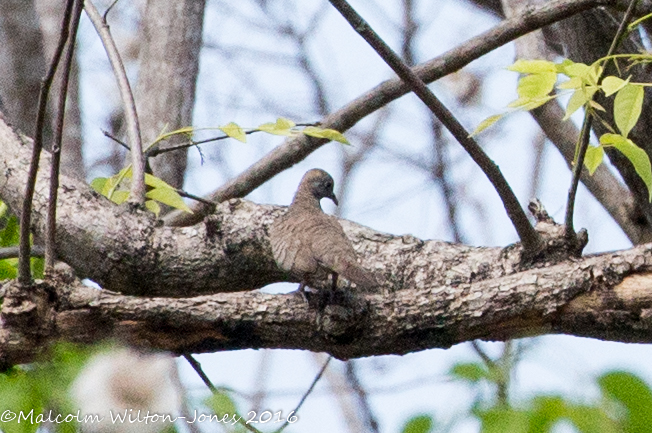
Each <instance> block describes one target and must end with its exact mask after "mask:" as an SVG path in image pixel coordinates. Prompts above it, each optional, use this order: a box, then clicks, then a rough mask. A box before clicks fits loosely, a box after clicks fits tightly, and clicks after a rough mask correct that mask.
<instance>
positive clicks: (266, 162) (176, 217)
mask: <svg viewBox="0 0 652 433" xmlns="http://www.w3.org/2000/svg"><path fill="white" fill-rule="evenodd" d="M618 3H619V2H617V1H615V0H556V1H550V2H548V3H546V4H545V5H544V6H541V7H539V8H533V9H531V10H528V11H526V12H524V13H523V14H521V15H519V16H518V17H514V18H510V19H507V20H504V21H503V22H501V23H500V24H498V25H497V26H496V27H494V28H493V29H491V30H489V31H487V32H484V33H482V34H480V35H478V36H476V37H474V38H471V39H469V40H468V41H467V42H465V43H464V44H462V45H460V46H459V47H456V48H454V49H452V50H449V51H447V52H446V53H444V54H442V55H440V56H438V57H435V58H434V59H432V60H429V61H427V62H425V63H423V64H421V65H418V66H415V67H414V68H413V71H414V72H415V73H416V74H417V76H418V77H419V78H420V79H421V80H423V81H424V82H425V83H431V82H433V81H435V80H438V79H439V78H442V77H444V76H446V75H448V74H451V73H453V72H455V71H457V70H459V69H461V68H463V67H464V66H466V65H468V64H469V63H471V62H472V61H473V60H476V59H478V58H480V57H481V56H483V55H485V54H487V53H489V52H491V51H493V50H494V49H496V48H498V47H500V46H502V45H505V44H506V43H508V42H511V41H513V40H514V39H516V38H518V37H520V36H523V35H525V34H527V33H529V32H531V31H533V30H537V29H540V28H542V27H544V26H547V25H549V24H552V23H554V22H556V21H559V20H561V19H564V18H567V17H569V16H572V15H574V14H577V13H580V12H583V11H586V10H588V9H591V8H594V7H597V6H608V5H616V4H618ZM409 91H410V89H409V87H408V86H407V85H405V84H404V83H403V82H402V81H401V80H400V79H393V80H387V81H385V82H383V83H381V84H379V85H378V86H376V87H375V88H373V89H372V90H370V91H369V92H367V93H365V94H364V95H362V96H360V97H358V98H357V99H355V100H354V101H352V102H350V103H349V104H347V105H346V106H344V107H342V108H341V109H339V110H338V111H336V112H334V113H332V114H330V115H329V116H327V117H326V118H324V119H323V120H322V121H321V122H320V123H321V126H322V127H324V128H333V129H336V130H338V131H341V132H343V131H346V130H348V129H349V128H351V127H352V126H353V125H355V124H356V123H357V122H358V121H360V120H361V119H363V118H364V117H366V116H368V115H369V114H371V113H373V112H375V111H376V110H378V109H380V108H382V107H384V106H385V105H387V104H389V103H390V102H392V101H394V100H396V99H398V98H400V97H401V96H403V95H405V94H406V93H408V92H409ZM326 143H327V141H325V140H318V139H315V138H311V137H306V136H298V137H292V138H290V139H288V140H286V141H285V143H283V144H282V145H281V146H279V147H277V148H276V149H274V150H273V151H272V152H270V153H269V154H267V155H266V156H265V157H263V158H262V159H261V160H260V161H258V162H256V163H255V164H253V165H252V166H251V167H249V168H248V169H247V170H246V171H244V172H243V173H241V174H240V175H239V176H237V177H235V178H234V179H231V180H230V181H229V182H227V183H226V184H224V185H223V186H221V187H220V188H219V189H218V190H216V191H215V192H214V193H212V194H211V196H210V198H211V200H213V201H215V202H222V201H225V200H229V199H231V198H236V197H244V196H246V195H247V194H249V193H250V192H251V191H253V190H254V189H256V188H258V187H259V186H260V185H262V184H263V183H264V182H266V181H267V180H269V179H271V178H272V177H274V176H275V175H276V174H278V173H280V172H281V171H283V170H285V169H287V168H289V167H291V166H292V165H294V164H296V163H297V162H299V161H301V160H303V159H304V158H305V157H307V156H308V155H310V154H311V153H312V152H314V151H315V150H316V149H318V148H319V147H321V146H323V145H324V144H326ZM193 210H194V211H195V213H194V214H182V213H179V212H172V213H170V214H169V215H168V216H166V218H165V221H166V224H168V225H175V226H186V225H192V224H195V223H197V222H198V221H200V220H201V218H202V217H203V215H204V214H205V213H202V210H201V207H196V208H194V209H193Z"/></svg>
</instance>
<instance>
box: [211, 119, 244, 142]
mask: <svg viewBox="0 0 652 433" xmlns="http://www.w3.org/2000/svg"><path fill="white" fill-rule="evenodd" d="M217 129H219V130H220V131H222V132H223V133H225V134H226V135H228V136H229V137H231V138H235V139H236V140H238V141H241V142H243V143H246V142H247V134H245V132H244V130H243V129H242V128H240V126H238V124H237V123H234V122H229V123H228V124H227V125H224V126H220V127H219V128H217Z"/></svg>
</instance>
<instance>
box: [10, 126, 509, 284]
mask: <svg viewBox="0 0 652 433" xmlns="http://www.w3.org/2000/svg"><path fill="white" fill-rule="evenodd" d="M23 140H24V141H23ZM0 148H2V149H3V154H2V156H0V173H3V177H2V178H0V197H1V198H2V199H3V200H5V202H6V203H7V204H8V205H9V206H10V208H12V209H17V208H19V207H18V206H17V204H19V203H20V202H21V200H22V196H23V185H24V183H25V179H26V173H27V161H28V160H29V153H30V148H31V146H30V143H29V142H27V141H26V139H24V138H23V139H22V140H21V138H20V137H18V136H17V135H16V134H15V133H14V131H12V130H11V129H10V128H9V127H8V126H7V125H5V124H3V123H0ZM41 165H42V166H43V172H42V173H46V172H47V171H48V170H49V156H48V155H42V157H41ZM47 183H48V179H47V178H46V175H45V174H41V175H39V177H38V179H37V184H36V193H35V195H34V211H33V214H34V221H33V222H34V224H33V226H32V229H33V231H34V235H35V240H36V242H37V243H40V242H41V240H42V238H43V233H44V224H45V209H46V207H47V199H48V198H47ZM281 210H282V208H280V207H278V206H268V205H256V204H253V203H250V202H247V201H244V200H239V199H234V200H231V201H230V202H226V203H222V204H221V205H219V206H218V208H217V211H216V214H214V215H211V216H210V217H208V218H207V219H206V220H205V221H204V222H203V223H202V224H199V225H197V226H194V227H187V228H173V227H161V226H160V224H159V222H158V221H156V219H155V218H154V216H153V214H151V213H149V212H145V211H140V210H133V209H132V208H130V207H129V206H116V205H115V204H113V203H112V202H110V201H109V200H108V199H106V198H104V197H102V196H100V195H99V194H97V193H96V192H94V191H93V190H92V189H91V188H90V187H89V186H88V185H86V184H85V183H83V182H81V181H79V180H77V179H73V178H70V177H67V176H65V175H62V176H61V185H60V188H59V206H58V210H57V213H58V215H59V217H58V226H57V251H56V252H57V257H58V258H59V259H60V260H62V261H64V262H66V263H67V264H69V265H70V266H71V267H72V268H73V269H74V270H75V271H76V272H77V275H78V276H80V277H87V278H90V279H92V280H94V281H96V282H97V283H98V284H100V285H101V286H102V287H104V288H106V289H110V290H113V291H116V292H122V293H128V294H137V295H149V296H192V295H197V294H207V293H216V292H229V291H241V290H252V289H256V288H259V287H262V286H264V285H267V284H270V283H273V282H277V281H287V276H285V275H283V274H282V273H281V272H280V270H279V269H278V268H277V266H276V264H275V262H274V260H273V258H272V255H271V250H270V246H269V240H268V237H267V227H268V226H269V224H271V222H272V221H273V220H274V218H276V217H277V216H278V215H280V213H281ZM342 225H343V226H344V228H345V230H346V231H347V233H348V235H349V237H350V238H351V239H352V240H353V242H354V245H355V247H356V250H357V251H358V254H359V255H360V256H361V257H362V259H363V265H364V266H365V267H367V268H369V269H376V270H377V271H379V272H381V273H383V274H384V275H385V279H386V282H385V288H386V289H387V290H392V291H394V290H399V289H403V288H407V287H410V286H414V285H415V284H419V281H420V279H421V278H427V279H428V281H429V283H428V284H437V281H440V282H443V281H444V280H447V279H453V280H454V281H461V280H459V278H460V275H465V274H466V275H468V274H469V272H467V271H472V272H474V273H475V274H478V273H480V274H483V275H495V274H502V273H504V272H511V270H512V269H514V268H517V267H519V266H520V265H519V264H518V263H519V261H520V249H519V248H513V249H511V250H510V252H508V253H504V252H503V250H502V249H500V248H493V249H486V248H474V247H468V246H464V245H452V244H448V243H445V242H439V241H427V242H424V241H422V240H419V239H416V238H414V237H412V236H391V235H387V234H384V233H378V232H375V231H373V230H371V229H368V228H365V227H362V226H358V225H355V224H353V223H350V222H348V221H345V220H342ZM512 251H513V252H514V254H512V253H511V252H512ZM446 263H451V268H450V269H446V270H444V269H443V268H442V266H444V265H445V264H446ZM454 263H456V264H454ZM467 278H468V277H467Z"/></svg>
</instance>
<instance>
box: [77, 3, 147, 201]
mask: <svg viewBox="0 0 652 433" xmlns="http://www.w3.org/2000/svg"><path fill="white" fill-rule="evenodd" d="M84 9H85V10H86V14H87V15H88V18H90V20H91V22H92V23H93V26H94V27H95V30H96V31H97V34H98V35H99V37H100V39H101V40H102V44H103V45H104V49H105V50H106V54H107V56H108V57H109V61H110V62H111V68H112V69H113V73H114V75H115V78H116V81H117V84H118V88H119V90H120V96H121V98H122V104H123V106H124V111H125V119H126V122H127V136H128V137H129V147H130V148H131V165H132V170H133V176H132V179H131V192H130V194H129V199H130V200H131V201H133V202H135V203H138V204H143V203H145V158H144V156H143V145H142V141H141V137H140V126H139V124H138V114H137V113H136V103H135V102H134V96H133V93H132V91H131V86H130V85H129V80H128V79H127V73H126V72H125V68H124V64H123V63H122V58H121V57H120V53H119V52H118V48H117V47H116V45H115V41H114V40H113V37H112V36H111V32H110V31H109V26H108V25H107V24H106V21H104V20H103V19H102V16H101V15H100V13H99V12H98V11H97V9H96V8H95V6H94V5H93V3H92V2H91V0H85V1H84Z"/></svg>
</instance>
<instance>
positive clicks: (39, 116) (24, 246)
mask: <svg viewBox="0 0 652 433" xmlns="http://www.w3.org/2000/svg"><path fill="white" fill-rule="evenodd" d="M73 2H74V0H68V1H67V3H66V9H65V11H64V14H63V22H62V24H61V33H60V34H59V42H58V44H57V48H56V50H55V51H54V56H53V57H52V62H51V63H50V68H49V69H48V72H47V74H46V75H45V77H44V78H43V81H42V82H41V90H40V93H39V102H38V112H37V113H36V130H35V132H34V144H33V146H32V158H31V161H30V165H29V172H28V174H27V185H26V187H25V197H24V199H23V207H22V212H21V214H20V244H19V254H18V282H20V284H22V285H28V284H29V283H30V281H31V269H30V260H29V258H30V244H29V242H30V239H29V234H30V225H31V219H32V199H33V197H34V189H35V187H36V174H37V172H38V165H39V159H40V157H41V150H42V149H43V126H44V123H45V114H46V109H47V101H48V93H49V91H50V86H51V85H52V80H53V79H54V74H55V72H56V71H57V66H58V65H59V61H60V60H61V54H62V53H63V48H64V46H65V44H66V41H67V40H68V32H69V30H70V28H69V26H70V16H71V13H72V6H73Z"/></svg>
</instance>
